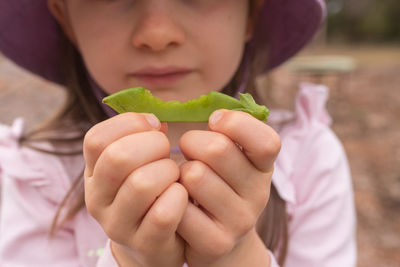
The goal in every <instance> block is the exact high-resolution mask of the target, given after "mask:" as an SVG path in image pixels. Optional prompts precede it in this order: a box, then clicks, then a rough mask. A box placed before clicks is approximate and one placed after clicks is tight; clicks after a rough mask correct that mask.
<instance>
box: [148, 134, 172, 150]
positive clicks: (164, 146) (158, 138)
mask: <svg viewBox="0 0 400 267" xmlns="http://www.w3.org/2000/svg"><path fill="white" fill-rule="evenodd" d="M149 134H150V135H152V137H153V139H154V144H155V145H156V146H157V148H158V149H159V150H160V151H162V153H163V154H167V155H169V152H170V143H169V140H168V137H167V136H166V135H165V134H164V133H162V132H160V131H151V132H149Z"/></svg>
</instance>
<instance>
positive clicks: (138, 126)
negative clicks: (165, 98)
mask: <svg viewBox="0 0 400 267" xmlns="http://www.w3.org/2000/svg"><path fill="white" fill-rule="evenodd" d="M160 129H161V124H160V122H159V120H158V119H157V117H156V116H154V115H153V114H140V113H132V112H127V113H123V114H119V115H117V116H115V117H112V118H110V119H108V120H105V121H102V122H100V123H98V124H96V125H95V126H93V127H92V128H91V129H90V130H89V131H88V132H87V133H86V135H85V138H84V141H83V155H84V158H85V161H86V169H85V174H86V175H87V176H92V174H93V169H94V166H95V164H96V161H97V159H98V158H99V156H100V154H101V153H102V152H103V151H104V149H105V148H106V147H107V146H108V145H109V144H111V143H113V142H115V141H116V140H118V139H120V138H122V137H124V136H127V135H130V134H134V133H139V132H145V131H151V130H160Z"/></svg>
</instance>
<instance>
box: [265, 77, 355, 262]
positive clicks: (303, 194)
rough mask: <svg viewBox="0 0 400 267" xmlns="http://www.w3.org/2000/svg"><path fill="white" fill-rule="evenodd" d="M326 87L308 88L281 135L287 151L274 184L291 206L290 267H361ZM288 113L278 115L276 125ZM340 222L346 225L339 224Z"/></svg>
mask: <svg viewBox="0 0 400 267" xmlns="http://www.w3.org/2000/svg"><path fill="white" fill-rule="evenodd" d="M327 99H328V89H327V88H326V87H325V86H320V85H312V84H302V85H301V87H300V91H299V94H298V97H297V101H296V109H295V112H294V113H293V114H290V115H288V114H286V115H285V118H286V119H287V118H288V117H290V116H291V117H290V118H291V122H290V123H287V125H286V126H284V127H283V128H282V129H281V130H279V133H280V136H281V139H282V149H281V152H280V154H279V156H278V158H277V160H276V166H275V173H274V175H273V183H274V185H275V187H276V188H277V190H278V192H279V194H280V196H281V197H282V198H283V199H284V200H285V201H286V202H287V210H288V213H289V216H290V220H289V247H288V254H287V259H286V264H285V266H287V267H292V266H293V267H294V266H296V267H303V266H307V267H312V266H346V267H347V266H355V261H356V245H355V209H354V200H353V188H352V182H351V176H350V170H349V166H348V161H347V158H346V154H345V152H344V149H343V147H342V144H341V143H340V141H339V140H338V138H337V137H336V136H335V134H334V133H333V132H332V130H331V129H330V127H329V125H330V123H331V118H330V117H329V115H328V113H327V111H326V108H325V105H326V101H327ZM282 114H283V113H282V112H281V111H277V112H276V113H275V114H273V113H272V122H274V119H275V122H276V121H277V120H279V118H282V116H283V115H282ZM338 218H340V220H338Z"/></svg>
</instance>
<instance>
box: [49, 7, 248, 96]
mask: <svg viewBox="0 0 400 267" xmlns="http://www.w3.org/2000/svg"><path fill="white" fill-rule="evenodd" d="M49 1H50V3H52V2H53V3H55V6H58V7H59V14H61V15H59V16H58V19H59V21H60V22H61V24H64V27H63V28H64V30H65V31H66V32H67V34H68V35H69V37H70V39H72V40H73V42H74V43H75V45H76V46H77V48H78V50H79V51H80V53H81V54H82V56H83V58H84V61H85V63H86V66H87V68H88V70H89V71H90V73H91V75H92V76H93V78H94V79H95V80H96V81H97V82H98V83H99V84H100V86H101V87H102V88H103V89H104V90H105V91H106V92H107V93H114V92H117V91H119V90H121V89H125V88H129V87H135V86H143V87H145V88H147V89H149V90H151V91H152V93H153V94H154V95H156V96H158V97H161V98H163V99H164V100H171V99H176V100H181V101H183V100H187V99H190V98H193V97H197V96H199V95H200V94H204V93H208V92H209V91H211V90H216V91H218V90H221V89H222V88H223V87H224V86H225V85H227V83H228V82H229V81H230V80H231V78H232V77H233V75H234V74H235V71H236V70H237V68H238V66H239V64H240V61H241V58H242V53H243V49H244V44H245V42H246V40H247V39H248V38H249V32H250V31H249V26H248V20H249V18H248V11H249V7H248V5H249V3H248V0H68V1H63V0H49ZM50 6H51V5H50ZM52 11H53V13H54V9H53V10H52Z"/></svg>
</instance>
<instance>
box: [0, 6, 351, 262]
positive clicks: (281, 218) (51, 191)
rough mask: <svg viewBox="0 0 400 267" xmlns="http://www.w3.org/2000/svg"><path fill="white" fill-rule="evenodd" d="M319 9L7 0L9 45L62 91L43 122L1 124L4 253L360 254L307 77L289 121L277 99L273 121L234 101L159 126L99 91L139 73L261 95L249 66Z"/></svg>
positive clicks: (164, 91) (101, 256)
mask: <svg viewBox="0 0 400 267" xmlns="http://www.w3.org/2000/svg"><path fill="white" fill-rule="evenodd" d="M323 16H324V4H323V2H322V1H320V0H297V1H282V0H266V1H262V0H192V1H184V0H135V1H133V0H68V1H65V0H47V1H45V0H36V1H28V2H26V1H22V0H14V1H8V0H1V1H0V49H1V51H2V53H3V54H4V55H5V56H7V57H9V58H10V59H11V60H13V61H14V62H16V63H17V64H19V65H21V66H23V67H24V68H26V69H28V70H30V71H32V72H34V73H36V74H38V75H40V76H42V77H44V78H47V79H48V80H51V81H54V82H56V83H59V84H61V85H64V86H65V88H66V91H67V100H66V103H65V106H64V107H63V109H62V110H61V111H60V113H58V114H57V116H56V117H55V118H54V119H53V120H51V121H50V122H49V123H48V124H47V125H45V126H43V127H42V128H40V129H38V130H36V131H34V132H29V133H25V132H23V122H22V121H21V120H16V121H15V123H14V124H13V126H12V127H7V126H1V128H0V130H1V131H0V138H1V139H0V170H1V173H0V174H1V183H2V202H1V204H2V208H1V234H0V263H1V265H2V266H40V267H44V266H68V267H71V266H97V267H100V266H107V267H112V266H145V267H152V266H163V267H169V266H182V265H187V266H190V267H193V266H194V267H197V266H255V267H258V266H278V264H279V265H281V266H283V265H284V266H288V267H291V266H307V267H310V266H355V254H356V252H355V237H354V227H355V214H354V205H353V196H352V186H351V179H350V175H349V170H348V165H347V160H346V157H345V154H344V151H343V149H342V146H341V145H340V142H339V141H338V140H337V138H336V137H335V135H334V134H333V133H332V132H331V130H330V129H329V127H328V124H329V117H328V115H327V114H326V112H325V109H324V103H325V101H326V98H327V90H326V88H325V87H323V86H312V85H304V86H303V87H302V88H301V91H300V93H299V96H298V99H297V106H296V112H295V114H294V116H293V119H292V120H290V121H289V122H287V123H283V124H282V121H283V119H285V118H284V117H283V116H282V115H284V114H287V113H282V112H279V111H272V112H271V115H270V123H269V124H270V125H272V126H273V127H274V129H275V130H273V128H271V127H270V126H268V125H267V124H265V123H263V122H261V121H258V120H257V119H255V118H253V117H251V116H250V115H248V114H247V113H243V112H239V111H229V110H219V111H216V112H214V113H213V114H212V115H211V117H210V119H209V122H208V124H193V123H170V124H168V125H167V124H166V123H162V124H161V123H160V122H159V121H158V119H157V118H156V117H155V116H154V115H151V114H137V113H126V114H122V115H115V114H114V113H113V112H112V111H111V110H109V109H108V108H106V107H104V105H102V104H101V99H102V97H104V96H106V95H108V94H112V93H115V92H117V91H119V90H122V89H125V88H130V87H135V86H143V87H145V88H147V89H149V90H151V92H152V94H153V95H155V96H157V97H160V98H162V99H163V100H171V99H175V100H180V101H186V100H189V99H191V98H195V97H198V96H200V95H202V94H206V93H208V92H210V91H211V90H214V91H222V92H224V93H227V94H230V95H233V96H234V95H236V94H237V92H239V91H247V92H250V93H252V94H253V96H255V97H256V99H257V94H256V91H255V90H254V88H255V78H256V76H257V75H258V74H261V73H263V72H266V71H268V70H270V69H272V68H274V67H276V66H277V65H279V64H281V63H283V62H284V61H286V60H287V59H288V58H290V57H291V56H293V55H294V54H295V53H296V52H298V51H299V50H300V49H301V48H302V47H303V46H304V45H305V44H306V43H307V42H308V41H309V40H310V39H311V37H312V36H313V34H314V33H315V31H316V30H317V28H318V26H319V25H320V23H321V21H322V18H323ZM258 100H259V99H258ZM266 104H267V105H268V102H267V103H266ZM286 119H287V118H286ZM278 125H280V126H281V127H277V126H278ZM275 131H277V132H275ZM281 143H282V144H281ZM271 180H272V183H271ZM89 214H90V215H89Z"/></svg>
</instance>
